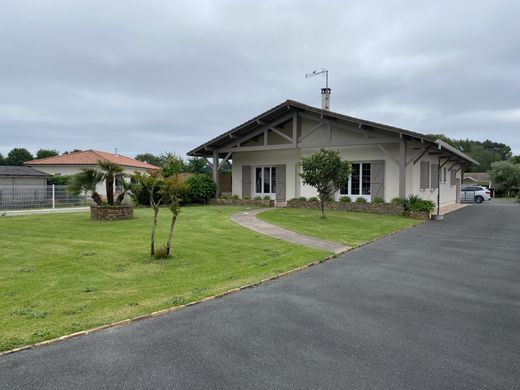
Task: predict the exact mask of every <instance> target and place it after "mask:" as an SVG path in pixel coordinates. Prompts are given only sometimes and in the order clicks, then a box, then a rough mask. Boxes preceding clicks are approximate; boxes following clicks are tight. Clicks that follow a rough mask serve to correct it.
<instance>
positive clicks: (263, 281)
mask: <svg viewBox="0 0 520 390" xmlns="http://www.w3.org/2000/svg"><path fill="white" fill-rule="evenodd" d="M425 222H427V221H417V223H414V224H413V225H410V226H405V227H404V228H401V229H398V230H395V231H393V232H391V233H388V234H385V235H382V236H379V237H376V238H373V239H371V240H369V241H366V242H364V243H362V244H360V245H358V246H355V247H347V248H346V249H345V250H344V251H342V252H339V253H334V254H332V255H329V256H326V257H324V258H322V259H319V260H314V261H312V262H310V263H308V264H305V265H301V266H299V267H296V268H293V269H290V270H288V271H284V272H281V273H279V274H276V275H273V276H270V277H268V278H264V279H261V280H259V281H256V282H252V283H248V284H244V285H242V286H240V287H235V288H232V289H230V290H227V291H224V292H222V293H220V294H216V295H210V296H208V297H205V298H202V299H198V300H196V301H193V302H189V303H186V304H184V305H178V306H172V307H169V308H166V309H161V310H157V311H154V312H152V313H149V314H142V315H139V316H136V317H132V318H127V319H124V320H120V321H116V322H112V323H110V324H106V325H101V326H97V327H95V328H91V329H87V330H82V331H79V332H74V333H70V334H68V335H63V336H60V337H56V338H53V339H49V340H44V341H40V342H37V343H34V344H28V345H24V346H21V347H17V348H14V349H10V350H7V351H3V352H0V358H2V357H3V356H7V355H11V354H13V353H16V352H21V351H25V350H29V349H33V348H39V347H45V346H47V345H51V344H56V343H59V342H62V341H66V340H71V339H74V338H77V337H82V336H87V335H89V334H91V333H98V332H101V331H104V330H107V329H114V328H119V327H122V326H125V325H128V324H131V323H134V322H139V321H142V320H146V319H149V318H153V317H159V316H162V315H165V314H169V313H173V312H176V311H180V310H183V309H186V308H188V307H190V306H195V305H198V304H200V303H204V302H207V301H212V300H214V299H218V298H223V297H225V296H226V295H231V294H235V293H237V292H239V291H242V290H247V289H250V288H253V287H257V286H261V285H264V284H267V283H269V282H271V281H273V280H276V279H279V278H283V277H286V276H289V275H291V274H294V273H296V272H300V271H303V270H305V269H307V268H311V267H314V266H315V265H318V264H321V263H324V262H326V261H329V260H332V259H335V258H336V257H338V256H339V255H342V254H344V253H346V252H350V251H354V250H356V249H359V248H361V247H363V246H365V245H369V244H371V243H373V242H375V241H378V240H381V239H383V238H385V237H389V236H392V235H394V234H397V233H399V232H402V231H403V230H408V229H411V228H413V227H416V226H417V225H420V224H423V223H425Z"/></svg>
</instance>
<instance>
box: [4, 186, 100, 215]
mask: <svg viewBox="0 0 520 390" xmlns="http://www.w3.org/2000/svg"><path fill="white" fill-rule="evenodd" d="M90 202H91V199H90V197H89V196H87V195H86V194H81V195H78V196H75V195H71V194H69V191H68V189H67V186H64V185H54V184H53V185H41V186H32V185H3V184H2V185H0V210H20V209H41V208H43V209H56V208H65V207H78V206H88V205H90Z"/></svg>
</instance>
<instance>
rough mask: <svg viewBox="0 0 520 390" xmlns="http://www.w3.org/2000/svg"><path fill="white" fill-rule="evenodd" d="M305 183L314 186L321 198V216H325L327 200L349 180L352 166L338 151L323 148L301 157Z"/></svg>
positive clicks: (302, 174)
mask: <svg viewBox="0 0 520 390" xmlns="http://www.w3.org/2000/svg"><path fill="white" fill-rule="evenodd" d="M301 164H302V173H300V176H301V178H302V179H303V184H306V185H309V186H312V187H314V188H316V190H317V191H318V195H319V198H320V208H321V218H325V202H326V201H327V200H329V199H330V198H332V196H333V195H334V193H335V192H336V191H338V190H339V189H340V188H341V187H342V186H343V185H344V184H345V183H346V181H347V180H348V178H349V176H350V173H351V170H352V166H351V164H350V162H348V161H342V160H341V156H340V154H339V152H338V151H335V150H328V149H321V150H320V151H319V152H317V153H315V154H313V155H311V156H309V157H303V158H302V159H301Z"/></svg>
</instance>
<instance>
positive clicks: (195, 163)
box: [0, 148, 231, 174]
mask: <svg viewBox="0 0 520 390" xmlns="http://www.w3.org/2000/svg"><path fill="white" fill-rule="evenodd" d="M75 152H81V150H80V149H74V150H71V151H70V152H69V151H65V152H63V154H69V153H75ZM59 155H60V152H59V151H58V150H56V149H39V150H38V151H37V152H36V154H35V155H33V154H32V153H31V152H30V151H29V150H27V149H26V148H14V149H12V150H11V151H10V152H9V153H8V154H7V156H5V157H4V156H3V155H2V154H1V153H0V165H15V166H21V165H23V163H24V162H26V161H31V160H34V159H40V158H46V157H54V156H59ZM135 159H136V160H139V161H144V162H147V163H149V164H152V165H155V166H157V167H160V168H162V167H163V166H164V165H165V164H167V163H168V162H170V163H171V161H172V160H175V161H177V162H178V163H180V166H181V172H190V173H206V174H209V173H211V169H210V167H209V165H208V163H207V161H206V160H205V159H203V158H201V157H192V158H189V159H187V160H184V159H182V157H180V156H177V155H176V154H175V153H162V154H153V153H142V154H138V155H137V156H135ZM221 172H224V173H226V172H227V173H229V172H231V164H230V163H229V162H227V163H226V164H224V166H223V167H222V169H221Z"/></svg>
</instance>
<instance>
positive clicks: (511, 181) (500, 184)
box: [489, 161, 520, 196]
mask: <svg viewBox="0 0 520 390" xmlns="http://www.w3.org/2000/svg"><path fill="white" fill-rule="evenodd" d="M489 174H490V176H491V180H492V181H493V182H494V183H495V185H496V187H497V189H500V190H504V191H505V192H507V196H510V195H511V189H513V188H514V187H519V186H520V165H519V164H513V163H512V162H510V161H497V162H494V163H492V164H491V170H490V171H489Z"/></svg>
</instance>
